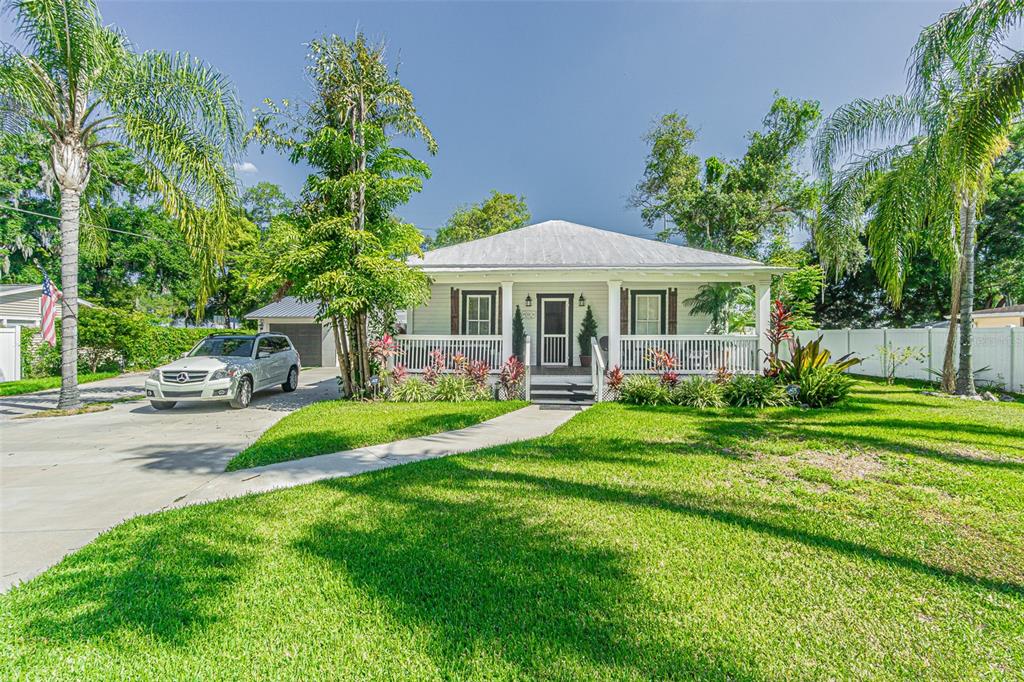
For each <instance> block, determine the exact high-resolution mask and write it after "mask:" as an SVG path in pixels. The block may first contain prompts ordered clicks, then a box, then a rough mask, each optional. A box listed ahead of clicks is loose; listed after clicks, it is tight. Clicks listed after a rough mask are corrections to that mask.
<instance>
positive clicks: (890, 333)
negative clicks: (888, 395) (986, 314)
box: [796, 327, 1024, 393]
mask: <svg viewBox="0 0 1024 682" xmlns="http://www.w3.org/2000/svg"><path fill="white" fill-rule="evenodd" d="M796 335H797V337H798V338H799V339H800V341H801V342H803V343H806V342H807V341H813V340H814V339H816V338H818V336H821V337H822V341H821V343H822V345H823V346H824V347H825V348H827V349H828V350H829V351H831V352H832V357H833V358H836V357H839V356H841V355H846V354H847V353H855V354H856V355H857V356H858V357H860V358H861V359H862V360H863V362H862V363H861V364H859V365H857V366H856V367H853V368H852V369H851V370H850V371H851V372H853V373H855V374H867V375H870V376H879V377H880V376H885V374H886V372H885V369H884V367H883V358H882V355H881V349H882V348H883V347H886V348H888V349H889V350H890V351H892V352H896V353H898V352H900V351H901V350H902V349H904V348H907V347H910V348H913V349H914V350H915V353H914V356H913V357H911V358H910V359H909V360H908V361H907V362H906V363H905V364H903V365H901V366H900V367H898V368H897V370H896V376H897V377H899V378H901V379H925V380H935V379H936V374H935V372H941V371H942V358H943V356H944V353H945V350H946V330H945V329H939V328H937V327H933V328H926V329H817V330H809V331H800V332H796ZM971 347H972V353H973V360H974V371H975V380H976V381H977V382H978V383H979V384H981V385H990V386H995V387H997V388H1001V389H1005V390H1008V391H1014V392H1017V393H1024V329H1022V328H1020V327H998V328H990V329H975V330H973V332H972V334H971ZM957 352H958V353H959V348H958V349H957ZM956 357H957V358H959V355H957V356H956Z"/></svg>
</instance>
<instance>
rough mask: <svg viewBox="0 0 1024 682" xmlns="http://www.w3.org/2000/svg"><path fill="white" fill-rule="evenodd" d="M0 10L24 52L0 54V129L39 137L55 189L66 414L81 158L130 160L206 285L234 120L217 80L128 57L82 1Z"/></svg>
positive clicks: (72, 361) (84, 178)
mask: <svg viewBox="0 0 1024 682" xmlns="http://www.w3.org/2000/svg"><path fill="white" fill-rule="evenodd" d="M5 11H6V13H7V14H9V15H10V16H13V17H14V19H15V26H16V28H15V34H16V36H17V37H18V38H19V39H20V42H21V43H22V44H23V45H24V50H19V49H18V48H16V47H14V46H13V45H8V44H4V45H3V51H2V52H0V123H2V125H3V126H4V128H8V129H13V130H24V129H26V128H31V129H35V130H38V131H41V132H42V133H43V134H44V135H45V138H46V140H47V143H48V144H49V147H50V163H51V167H52V171H53V174H54V179H55V181H56V184H57V187H58V189H59V192H60V230H61V241H60V244H61V287H62V289H63V294H64V298H63V301H62V308H61V313H62V318H61V332H62V337H61V392H60V402H59V407H60V408H62V409H68V408H73V407H76V406H78V405H79V404H80V399H79V393H78V374H77V364H78V363H77V360H78V358H77V354H78V246H79V228H80V223H81V212H82V201H81V199H82V194H83V192H84V191H85V190H86V188H87V186H88V184H89V177H90V170H91V169H90V156H91V155H92V154H93V153H94V152H95V151H96V150H97V149H99V148H101V147H102V146H104V145H108V144H111V143H112V142H117V143H120V144H121V145H123V146H124V147H126V148H128V149H129V150H130V151H131V152H132V153H133V154H134V155H135V156H136V158H137V161H138V162H139V163H140V165H141V166H142V167H143V169H144V170H145V173H146V179H147V182H148V185H149V187H150V189H151V190H152V191H153V192H154V193H156V194H157V195H158V196H159V197H160V198H161V199H162V202H163V205H164V207H165V209H166V210H168V211H169V212H170V213H171V214H172V215H174V216H176V217H177V218H178V220H179V225H180V228H181V230H182V231H183V233H184V236H185V238H186V240H187V242H188V244H189V246H190V248H191V250H192V252H193V255H194V256H196V258H197V259H199V260H200V262H201V263H202V266H203V268H204V270H205V274H206V277H207V279H206V281H207V282H209V276H210V274H211V273H212V271H213V266H214V265H215V264H216V263H218V262H219V260H220V254H221V253H222V252H223V247H224V236H225V231H226V227H227V225H228V224H229V223H230V217H231V215H232V212H233V211H234V207H235V205H236V199H235V195H236V186H235V179H234V176H233V174H232V172H231V170H230V169H229V168H228V166H227V165H226V164H225V159H226V158H227V157H229V156H230V155H231V154H232V153H234V151H235V150H236V149H237V148H238V142H239V140H240V138H241V135H242V133H243V124H244V117H243V114H242V111H241V107H240V105H239V102H238V99H237V97H236V95H235V92H234V90H233V89H232V87H231V86H230V85H229V83H228V82H227V81H226V80H225V79H224V78H223V77H222V76H221V75H220V74H218V73H217V72H216V71H214V70H213V69H211V68H210V67H209V66H208V65H206V64H204V63H202V62H200V61H198V60H195V59H193V58H191V57H189V56H188V55H186V54H182V53H177V54H173V55H170V54H166V53H162V52H142V53H139V52H135V51H134V50H133V49H132V46H131V44H130V43H129V41H128V40H127V38H126V37H125V36H124V35H122V34H121V33H119V32H118V31H116V30H114V29H112V28H109V27H106V26H103V25H102V23H101V20H100V16H99V12H98V11H97V9H96V6H95V4H94V3H93V2H92V0H11V2H9V4H8V7H7V8H6V9H5Z"/></svg>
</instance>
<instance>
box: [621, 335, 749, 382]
mask: <svg viewBox="0 0 1024 682" xmlns="http://www.w3.org/2000/svg"><path fill="white" fill-rule="evenodd" d="M620 344H621V346H620V348H621V352H620V355H619V357H620V358H621V363H622V371H623V372H648V371H651V370H652V367H651V353H652V352H654V351H665V352H668V353H671V354H672V356H673V357H675V359H676V367H675V371H677V372H679V373H680V374H712V373H714V372H716V371H717V370H718V369H720V368H724V369H725V370H726V371H728V372H732V373H740V374H743V373H754V372H757V370H758V368H759V366H760V365H759V363H758V357H757V337H756V336H742V335H738V334H734V335H728V336H726V335H722V336H712V335H693V336H623V337H621V339H620Z"/></svg>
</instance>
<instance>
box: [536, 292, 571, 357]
mask: <svg viewBox="0 0 1024 682" xmlns="http://www.w3.org/2000/svg"><path fill="white" fill-rule="evenodd" d="M540 325H541V328H540V364H541V365H543V366H545V367H552V366H561V367H565V366H568V364H569V299H567V298H542V299H541V300H540Z"/></svg>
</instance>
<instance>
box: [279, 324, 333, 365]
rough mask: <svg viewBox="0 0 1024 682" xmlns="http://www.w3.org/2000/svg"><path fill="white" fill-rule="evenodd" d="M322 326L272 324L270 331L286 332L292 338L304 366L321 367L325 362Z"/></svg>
mask: <svg viewBox="0 0 1024 682" xmlns="http://www.w3.org/2000/svg"><path fill="white" fill-rule="evenodd" d="M320 330H321V327H320V325H318V324H271V325H270V331H272V332H278V333H281V334H284V335H285V336H287V337H288V338H289V339H291V340H292V345H293V346H295V350H297V351H298V352H299V362H301V363H302V366H303V367H320V366H321V365H322V364H323V357H322V351H323V347H322V346H321V345H320V334H321V331H320Z"/></svg>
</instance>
